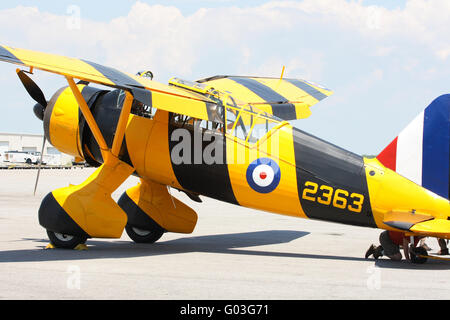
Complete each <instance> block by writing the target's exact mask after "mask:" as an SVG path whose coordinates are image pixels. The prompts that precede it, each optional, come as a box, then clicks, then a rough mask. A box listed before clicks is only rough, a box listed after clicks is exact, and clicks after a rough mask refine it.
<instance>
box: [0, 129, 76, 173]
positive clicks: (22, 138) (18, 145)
mask: <svg viewBox="0 0 450 320" xmlns="http://www.w3.org/2000/svg"><path fill="white" fill-rule="evenodd" d="M43 141H44V136H43V135H39V134H29V133H0V162H1V161H3V159H2V158H3V155H4V153H5V152H8V151H23V152H41V150H42V142H43ZM44 157H45V158H47V161H48V162H51V163H53V164H59V165H66V164H68V163H71V162H72V160H74V158H73V157H72V156H69V155H66V154H63V153H61V152H59V151H58V150H57V149H56V148H55V147H53V146H52V145H51V144H50V143H49V142H48V141H47V142H46V143H45V149H44Z"/></svg>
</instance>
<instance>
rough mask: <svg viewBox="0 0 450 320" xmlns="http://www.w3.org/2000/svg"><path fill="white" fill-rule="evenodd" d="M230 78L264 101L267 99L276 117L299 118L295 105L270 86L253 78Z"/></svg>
mask: <svg viewBox="0 0 450 320" xmlns="http://www.w3.org/2000/svg"><path fill="white" fill-rule="evenodd" d="M229 79H231V80H233V81H235V82H237V83H239V84H240V85H242V86H244V87H246V88H247V89H249V90H250V91H252V92H253V93H254V94H256V95H258V96H259V97H260V98H262V99H263V100H264V101H267V102H268V103H269V104H270V105H271V106H272V113H273V115H274V116H275V117H278V118H281V119H283V120H294V119H297V113H296V112H295V106H294V105H293V104H292V103H286V102H287V101H288V99H286V98H285V97H283V96H282V95H280V94H279V93H278V92H276V91H274V90H273V89H271V88H269V87H268V86H266V85H264V84H262V83H261V82H259V81H256V80H254V79H251V78H240V77H229Z"/></svg>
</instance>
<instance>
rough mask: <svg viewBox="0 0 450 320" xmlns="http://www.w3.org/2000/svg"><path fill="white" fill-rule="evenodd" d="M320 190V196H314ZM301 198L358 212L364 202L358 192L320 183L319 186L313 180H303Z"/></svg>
mask: <svg viewBox="0 0 450 320" xmlns="http://www.w3.org/2000/svg"><path fill="white" fill-rule="evenodd" d="M319 190H320V191H321V195H320V196H316V195H317V193H318V191H319ZM302 198H303V199H305V200H308V201H313V202H317V203H320V204H322V205H324V206H329V205H332V206H333V207H335V208H338V209H343V210H345V209H348V210H349V211H352V212H356V213H360V212H361V211H362V206H363V203H364V196H363V195H362V194H359V193H352V194H350V192H348V191H347V190H342V189H336V190H334V188H332V187H330V186H327V185H322V186H319V185H318V184H317V183H315V182H311V181H307V182H305V188H304V189H303V195H302Z"/></svg>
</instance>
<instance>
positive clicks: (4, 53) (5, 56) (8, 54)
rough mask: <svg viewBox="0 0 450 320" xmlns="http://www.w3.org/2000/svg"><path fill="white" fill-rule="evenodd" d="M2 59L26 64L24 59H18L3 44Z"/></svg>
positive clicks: (0, 51) (0, 53) (0, 50)
mask: <svg viewBox="0 0 450 320" xmlns="http://www.w3.org/2000/svg"><path fill="white" fill-rule="evenodd" d="M0 60H4V61H7V62H12V63H18V64H22V65H24V63H23V62H22V61H20V60H19V59H17V57H16V56H15V55H13V54H12V53H11V52H9V51H8V50H6V49H5V48H4V47H3V46H0Z"/></svg>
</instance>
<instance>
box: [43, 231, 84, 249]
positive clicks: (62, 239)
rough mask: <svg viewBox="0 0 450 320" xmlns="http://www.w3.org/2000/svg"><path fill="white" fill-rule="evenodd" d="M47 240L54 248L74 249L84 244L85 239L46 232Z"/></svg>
mask: <svg viewBox="0 0 450 320" xmlns="http://www.w3.org/2000/svg"><path fill="white" fill-rule="evenodd" d="M47 235H48V238H49V239H50V242H51V243H52V244H53V245H54V246H55V247H56V248H61V249H75V247H76V246H78V245H79V244H83V243H85V242H86V240H87V237H79V236H71V235H67V234H62V233H57V232H53V231H50V230H47Z"/></svg>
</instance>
